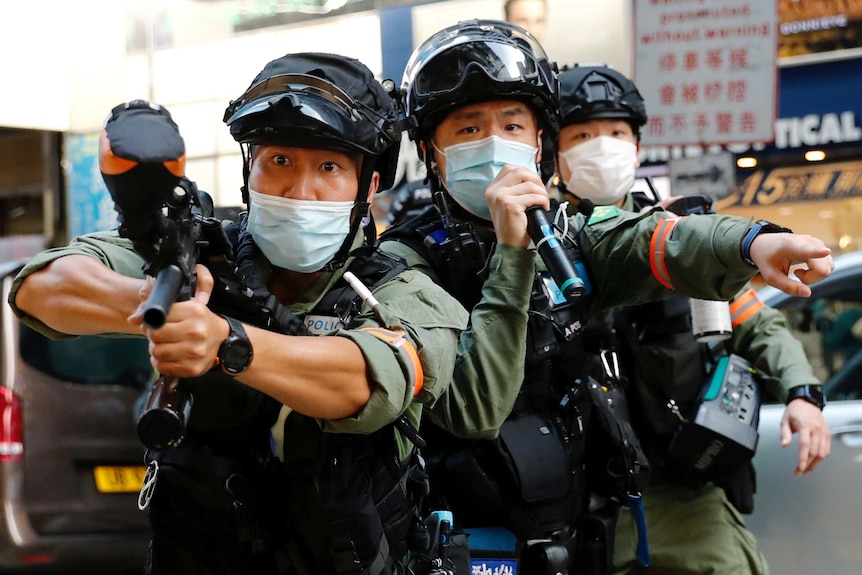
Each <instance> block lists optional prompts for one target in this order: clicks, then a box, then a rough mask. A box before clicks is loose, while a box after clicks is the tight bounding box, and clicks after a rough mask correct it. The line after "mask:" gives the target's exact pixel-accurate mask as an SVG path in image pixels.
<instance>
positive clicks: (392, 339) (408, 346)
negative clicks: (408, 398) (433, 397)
mask: <svg viewBox="0 0 862 575" xmlns="http://www.w3.org/2000/svg"><path fill="white" fill-rule="evenodd" d="M359 331H364V332H367V333H370V334H371V335H373V336H374V337H376V338H377V339H380V340H383V341H385V342H386V343H388V344H389V345H391V346H393V347H395V348H397V349H398V351H399V352H403V353H404V354H405V355H406V356H407V358H408V359H409V360H410V361H409V363H408V365H409V366H410V367H411V371H412V372H413V373H412V374H411V376H412V378H413V397H416V395H418V394H419V392H420V391H422V386H423V385H424V384H425V372H424V371H422V363H421V362H420V361H419V354H418V353H417V352H416V348H415V347H414V346H413V344H412V343H410V340H408V339H407V338H405V337H404V332H403V331H401V330H397V331H396V330H391V329H384V328H382V327H363V328H359Z"/></svg>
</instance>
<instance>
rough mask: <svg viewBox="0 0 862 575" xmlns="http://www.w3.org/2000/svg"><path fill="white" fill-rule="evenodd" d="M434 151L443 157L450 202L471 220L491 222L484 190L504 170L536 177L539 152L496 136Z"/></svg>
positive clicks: (489, 209)
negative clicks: (520, 169)
mask: <svg viewBox="0 0 862 575" xmlns="http://www.w3.org/2000/svg"><path fill="white" fill-rule="evenodd" d="M435 149H436V148H435ZM437 151H438V153H440V154H442V155H443V156H445V157H446V178H445V182H444V184H445V185H446V189H447V190H448V191H449V193H450V194H451V195H452V199H453V200H455V201H456V202H458V204H459V205H460V206H461V207H462V208H464V209H465V210H467V211H468V212H470V213H471V214H473V215H474V216H477V217H480V218H483V219H486V220H490V219H491V208H489V207H488V202H486V201H485V190H487V189H488V186H490V185H491V182H493V181H494V179H495V178H496V177H497V174H499V173H500V170H502V169H503V166H520V167H524V168H529V169H530V170H532V171H533V173H538V170H537V169H536V153H537V152H538V148H534V147H533V146H531V145H529V144H522V143H521V142H515V141H513V140H506V139H504V138H500V137H499V136H489V137H487V138H483V139H481V140H476V141H473V142H464V143H462V144H454V145H452V146H447V147H446V148H445V149H443V150H442V151H440V150H437Z"/></svg>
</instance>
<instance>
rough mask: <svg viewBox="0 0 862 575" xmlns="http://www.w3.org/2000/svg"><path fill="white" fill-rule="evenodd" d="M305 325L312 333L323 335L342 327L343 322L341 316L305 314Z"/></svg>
mask: <svg viewBox="0 0 862 575" xmlns="http://www.w3.org/2000/svg"><path fill="white" fill-rule="evenodd" d="M305 327H306V328H307V329H308V331H309V332H311V333H312V334H314V335H324V334H327V333H332V332H334V331H335V330H337V329H341V328H343V327H344V322H343V321H341V318H338V317H335V316H331V315H307V316H305Z"/></svg>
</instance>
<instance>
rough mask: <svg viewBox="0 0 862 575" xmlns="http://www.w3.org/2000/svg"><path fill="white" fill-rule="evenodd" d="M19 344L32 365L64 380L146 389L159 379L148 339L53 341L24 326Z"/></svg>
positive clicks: (102, 338) (100, 338) (112, 338)
mask: <svg viewBox="0 0 862 575" xmlns="http://www.w3.org/2000/svg"><path fill="white" fill-rule="evenodd" d="M18 341H19V345H20V346H21V357H22V358H23V359H24V361H25V362H26V363H27V364H28V365H30V366H31V367H33V368H35V369H37V370H39V371H41V372H42V373H45V374H47V375H50V376H51V377H54V378H56V379H59V380H61V381H67V382H70V383H78V384H83V385H121V386H124V387H131V388H134V389H143V388H144V387H145V386H146V385H147V384H148V383H149V382H151V381H153V380H154V379H155V377H156V374H155V372H154V370H153V367H152V365H151V364H150V355H149V353H148V351H147V340H146V339H145V338H139V337H123V338H119V337H101V336H96V335H85V336H80V337H77V338H75V339H62V340H53V339H50V338H48V337H45V336H44V335H42V334H40V333H39V332H37V331H35V330H33V329H32V328H29V327H27V326H26V325H23V324H21V331H20V337H19V340H18Z"/></svg>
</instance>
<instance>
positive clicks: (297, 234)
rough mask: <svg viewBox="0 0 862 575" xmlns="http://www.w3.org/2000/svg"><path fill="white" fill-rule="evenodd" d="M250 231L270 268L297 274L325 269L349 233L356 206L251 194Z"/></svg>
mask: <svg viewBox="0 0 862 575" xmlns="http://www.w3.org/2000/svg"><path fill="white" fill-rule="evenodd" d="M249 200H250V201H249V204H250V205H249V211H248V223H247V229H248V232H249V233H250V234H251V237H252V238H254V243H256V244H257V246H258V247H259V248H260V251H261V252H263V255H264V256H266V259H268V260H269V261H270V263H271V264H273V265H275V266H278V267H280V268H284V269H287V270H291V271H294V272H302V273H310V272H316V271H318V270H320V269H322V268H323V266H325V265H326V264H327V263H329V260H331V259H332V257H333V256H334V255H335V254H336V252H338V248H340V247H341V244H343V243H344V240H345V239H346V238H347V234H349V233H350V214H351V212H352V211H353V204H354V203H353V202H317V201H312V200H292V199H289V198H282V197H280V196H268V195H266V194H260V193H258V192H255V191H254V190H251V189H250V190H249Z"/></svg>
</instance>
